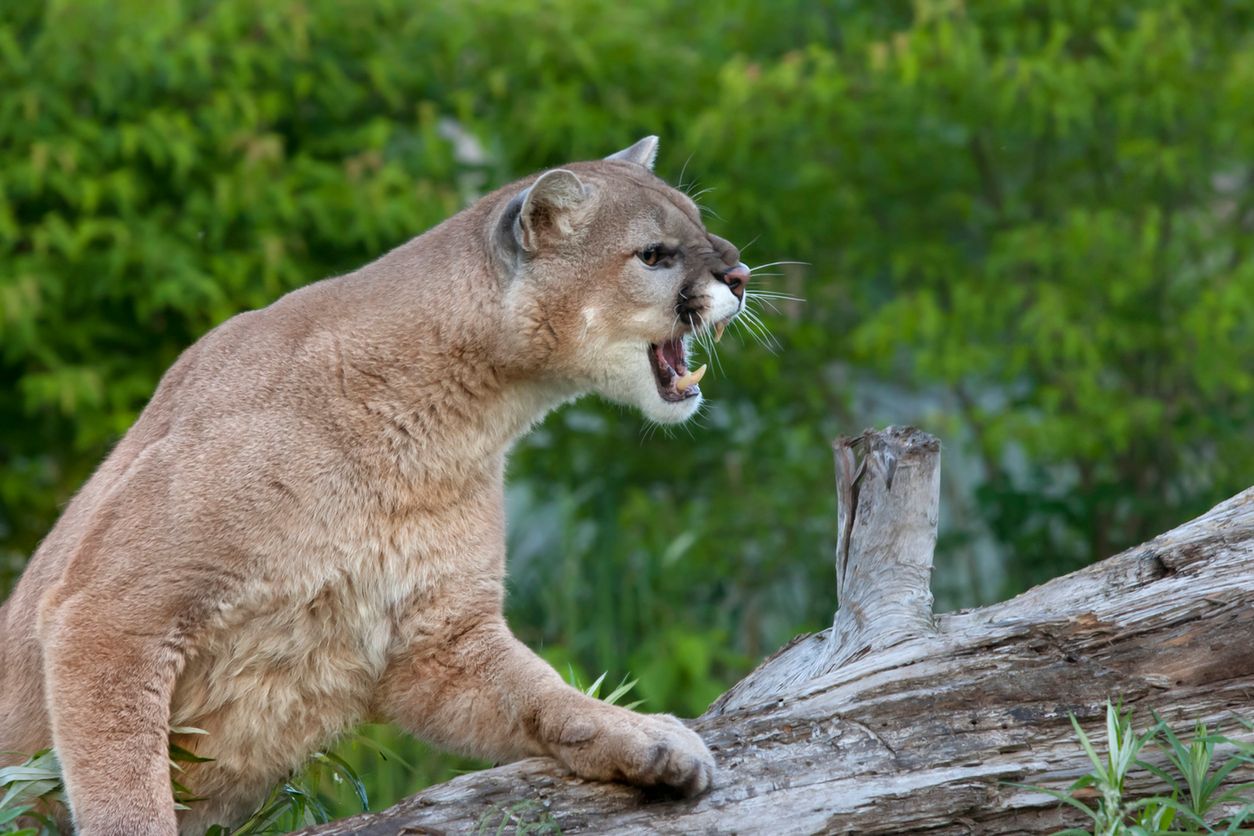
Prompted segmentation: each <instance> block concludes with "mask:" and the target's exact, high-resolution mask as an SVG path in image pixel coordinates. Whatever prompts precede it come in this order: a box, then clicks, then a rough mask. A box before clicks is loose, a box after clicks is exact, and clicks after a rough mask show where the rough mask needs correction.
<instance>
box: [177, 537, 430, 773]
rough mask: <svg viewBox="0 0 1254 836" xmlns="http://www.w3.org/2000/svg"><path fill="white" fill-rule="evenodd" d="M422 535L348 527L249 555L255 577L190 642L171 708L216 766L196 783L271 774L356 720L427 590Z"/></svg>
mask: <svg viewBox="0 0 1254 836" xmlns="http://www.w3.org/2000/svg"><path fill="white" fill-rule="evenodd" d="M430 536H432V534H431V532H430V531H429V530H428V528H427V527H424V526H423V525H420V524H419V525H416V524H377V523H376V524H374V525H369V524H366V523H365V522H362V521H358V522H357V523H356V524H351V523H347V522H346V523H344V524H343V525H342V526H340V527H339V529H338V530H335V529H334V528H332V527H328V528H326V529H325V530H323V531H322V532H321V534H320V536H316V537H315V536H311V535H310V534H309V533H307V532H306V533H305V534H304V535H302V538H301V539H300V540H297V539H296V538H283V539H282V541H281V542H277V543H276V544H275V546H276V547H275V548H274V550H273V551H270V550H267V553H265V554H261V555H258V557H257V559H258V560H259V561H262V562H263V563H264V565H265V571H264V572H262V573H259V574H258V576H257V577H256V578H254V579H253V580H250V581H249V582H247V583H246V585H245V587H244V588H243V589H242V590H240V591H239V592H238V593H237V595H235V596H234V597H233V599H232V600H231V601H229V602H226V603H224V605H223V606H222V608H221V611H220V613H219V614H218V616H217V617H216V618H215V619H214V620H213V622H212V623H211V624H209V625H207V627H206V629H204V630H203V631H201V632H200V633H199V634H198V635H197V636H196V637H195V639H194V640H193V643H192V647H190V648H189V656H188V661H187V664H186V667H185V668H184V670H183V672H182V674H181V675H180V677H179V681H178V684H177V686H176V689H175V695H174V699H173V701H172V706H171V708H172V717H171V720H172V724H173V725H175V726H182V725H190V726H196V727H199V728H203V729H204V730H205V731H207V732H208V734H207V735H205V736H200V737H197V738H195V739H194V741H193V742H194V743H195V744H196V749H197V750H198V752H200V753H202V754H205V755H207V756H209V757H212V758H214V759H215V760H214V765H213V768H212V769H210V770H204V771H202V777H203V779H204V781H206V782H212V783H217V782H218V781H222V782H223V783H224V784H226V783H231V782H234V781H239V780H246V779H249V778H257V779H259V780H260V779H262V778H263V777H264V776H273V775H276V774H281V773H282V772H284V771H286V770H288V769H292V768H294V767H296V766H298V765H299V764H300V763H301V762H302V761H303V759H304V758H305V757H307V756H308V754H309V752H311V751H313V750H314V749H316V748H318V747H319V746H323V745H325V744H326V742H327V741H328V740H329V739H331V738H332V737H334V736H335V735H336V734H339V733H341V732H343V731H344V730H345V729H346V728H348V727H351V726H352V725H353V724H355V723H357V722H360V721H361V720H362V719H363V718H364V717H365V716H366V714H367V712H368V711H369V708H370V702H371V699H372V697H373V694H374V690H375V686H376V684H377V683H378V681H379V679H380V678H381V677H382V676H383V673H384V671H385V670H386V668H387V665H388V664H389V661H390V659H391V656H392V654H393V653H394V651H395V648H394V640H395V634H396V625H397V623H398V621H399V620H400V618H401V616H402V614H403V613H404V611H405V610H406V609H407V608H409V607H412V606H414V602H415V601H416V600H420V599H421V598H422V597H423V595H424V591H425V590H426V588H427V587H428V586H429V584H430V577H429V575H430V568H431V567H430V566H428V565H426V564H427V563H429V561H424V552H425V551H427V549H426V547H425V541H426V540H427V538H429V537H430ZM287 549H290V550H291V551H286V550H287ZM210 773H213V774H210ZM194 789H195V790H196V791H197V792H202V793H208V792H212V791H213V790H214V788H213V787H210V786H200V787H195V788H194Z"/></svg>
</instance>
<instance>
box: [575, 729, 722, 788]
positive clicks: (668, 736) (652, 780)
mask: <svg viewBox="0 0 1254 836" xmlns="http://www.w3.org/2000/svg"><path fill="white" fill-rule="evenodd" d="M599 732H600V733H599V734H596V735H595V736H594V737H592V738H590V739H589V740H588V741H587V742H586V743H584V744H582V745H576V746H572V747H570V748H569V749H568V750H567V752H565V753H563V754H565V755H566V757H564V758H563V760H564V761H566V764H567V766H569V767H570V768H571V769H573V770H574V771H575V773H576V774H578V775H581V776H583V777H585V778H594V779H597V780H602V781H604V780H611V781H612V780H622V781H626V782H628V783H631V784H637V785H639V786H644V787H656V786H665V787H672V788H674V789H676V790H678V791H679V792H681V793H683V794H684V795H686V796H689V797H691V796H694V795H699V794H701V793H703V792H705V791H706V790H707V789H709V788H710V785H711V784H713V783H714V756H713V755H711V754H710V750H709V749H707V748H706V746H705V744H704V743H703V742H701V738H700V737H697V735H696V733H695V732H693V731H692V730H691V729H689V728H688V727H687V726H685V725H684V724H683V723H681V722H680V721H679V720H677V719H676V718H674V717H672V716H670V715H669V714H635V713H633V712H626V711H624V712H622V714H620V715H618V716H616V717H613V718H612V719H611V720H610V721H609V722H607V723H605V725H603V726H602V727H601V729H600V730H599Z"/></svg>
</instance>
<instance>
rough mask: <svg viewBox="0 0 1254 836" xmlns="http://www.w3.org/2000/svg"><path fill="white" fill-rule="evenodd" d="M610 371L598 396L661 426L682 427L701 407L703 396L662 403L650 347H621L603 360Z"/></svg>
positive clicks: (598, 387) (598, 390) (600, 386)
mask: <svg viewBox="0 0 1254 836" xmlns="http://www.w3.org/2000/svg"><path fill="white" fill-rule="evenodd" d="M603 360H604V366H603V368H605V369H606V370H607V372H606V374H605V377H604V378H603V379H602V380H601V381H600V383H599V385H598V386H597V387H596V391H597V394H599V395H601V396H602V397H604V398H607V399H609V400H611V401H614V402H615V403H620V404H623V405H624V406H634V407H635V408H636V409H639V410H640V411H641V412H642V413H644V417H645V418H648V419H649V420H650V421H653V422H655V423H658V424H681V423H683V422H684V421H687V420H688V419H689V418H691V417H692V416H693V415H696V414H697V410H698V409H700V408H701V401H702V396H701V394H700V393H698V394H697V395H695V396H693V397H691V398H684V399H683V400H682V401H667V400H663V399H662V396H661V395H659V394H658V390H657V380H656V379H655V378H654V376H653V369H652V368H651V367H650V365H649V356H648V346H646V345H619V346H615V347H614V348H613V349H612V350H611V351H609V352H607V353H606V355H605V356H604V358H603Z"/></svg>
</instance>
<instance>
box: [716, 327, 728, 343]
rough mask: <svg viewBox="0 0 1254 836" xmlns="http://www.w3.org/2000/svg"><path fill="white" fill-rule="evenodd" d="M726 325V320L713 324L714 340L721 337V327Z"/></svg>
mask: <svg viewBox="0 0 1254 836" xmlns="http://www.w3.org/2000/svg"><path fill="white" fill-rule="evenodd" d="M726 327H727V323H726V322H720V323H719V324H718V325H715V326H714V342H718V341H719V340H721V339H723V329H724V328H726Z"/></svg>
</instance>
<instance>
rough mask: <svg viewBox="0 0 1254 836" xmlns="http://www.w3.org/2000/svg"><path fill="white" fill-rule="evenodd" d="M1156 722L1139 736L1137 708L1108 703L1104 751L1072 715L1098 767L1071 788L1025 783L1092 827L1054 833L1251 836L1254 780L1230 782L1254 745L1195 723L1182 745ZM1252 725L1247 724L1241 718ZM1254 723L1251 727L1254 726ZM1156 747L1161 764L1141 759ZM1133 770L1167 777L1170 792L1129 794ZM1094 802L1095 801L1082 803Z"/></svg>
mask: <svg viewBox="0 0 1254 836" xmlns="http://www.w3.org/2000/svg"><path fill="white" fill-rule="evenodd" d="M1153 717H1154V725H1153V726H1151V727H1150V728H1149V729H1148V730H1147V731H1145V732H1144V733H1142V734H1137V733H1135V732H1134V731H1133V729H1132V712H1131V711H1130V710H1129V711H1124V710H1123V709H1122V708H1121V707H1119V706H1116V705H1114V704H1112V703H1111V702H1110V701H1109V700H1107V702H1106V750H1107V751H1106V756H1105V758H1103V757H1102V756H1101V755H1099V754H1098V751H1097V748H1096V747H1095V746H1094V745H1093V742H1092V741H1091V740H1090V739H1089V736H1088V735H1087V734H1085V732H1084V729H1083V728H1081V727H1080V723H1079V721H1078V720H1076V718H1075V715H1071V725H1072V727H1074V728H1075V733H1076V738H1077V739H1078V740H1079V743H1080V746H1081V747H1082V748H1083V749H1084V753H1085V754H1086V755H1088V758H1089V761H1090V762H1091V763H1092V764H1093V769H1092V770H1091V771H1090V772H1088V773H1087V774H1085V775H1083V776H1081V777H1080V778H1079V779H1078V780H1077V781H1076V782H1075V783H1073V784H1072V785H1071V786H1070V787H1068V788H1067V790H1066V791H1059V790H1053V789H1048V788H1045V787H1028V789H1033V790H1036V791H1038V792H1043V793H1046V794H1048V795H1051V796H1053V797H1054V798H1056V799H1058V800H1059V801H1061V802H1063V803H1064V804H1069V805H1070V806H1072V807H1074V808H1076V809H1077V810H1080V811H1081V812H1083V813H1084V814H1085V816H1087V817H1088V818H1089V820H1090V828H1089V829H1084V828H1071V829H1069V830H1063V831H1060V832H1059V833H1057V834H1055V836H1150V834H1155V835H1157V834H1191V833H1216V834H1225V836H1235V834H1254V829H1251V828H1248V827H1243V825H1244V824H1245V823H1246V822H1250V823H1251V824H1254V802H1251V799H1250V795H1249V791H1250V788H1251V787H1252V786H1254V785H1252V784H1238V785H1233V786H1228V785H1225V782H1226V781H1227V780H1228V779H1229V777H1230V776H1231V774H1232V772H1233V771H1234V770H1236V769H1237V768H1238V767H1240V766H1241V765H1242V764H1251V763H1254V746H1252V745H1251V744H1249V743H1245V742H1244V741H1239V740H1232V739H1230V738H1227V737H1224V736H1221V735H1219V734H1218V733H1212V732H1211V731H1210V730H1209V729H1208V728H1207V726H1206V724H1205V723H1198V724H1196V725H1195V726H1194V729H1193V734H1192V736H1191V738H1190V739H1189V740H1188V741H1187V742H1185V741H1182V740H1181V739H1180V737H1179V736H1177V735H1176V733H1175V732H1174V731H1172V729H1171V727H1170V726H1168V725H1167V723H1166V722H1165V721H1163V720H1162V719H1161V718H1159V717H1158V715H1157V714H1154V715H1153ZM1242 722H1243V723H1244V724H1245V725H1246V726H1247V727H1251V726H1250V724H1249V723H1248V722H1246V721H1242ZM1251 728H1254V727H1251ZM1217 746H1227V747H1233V748H1234V749H1235V752H1234V753H1233V754H1231V755H1229V756H1228V757H1227V758H1226V759H1224V760H1222V761H1219V760H1217V758H1216V747H1217ZM1151 750H1158V751H1159V752H1160V753H1162V754H1164V755H1165V763H1164V764H1163V765H1161V766H1160V765H1155V764H1153V763H1148V762H1146V761H1145V760H1142V759H1141V758H1140V757H1139V756H1140V755H1141V754H1142V753H1148V752H1149V751H1151ZM1134 770H1145V771H1148V772H1150V773H1151V774H1153V775H1154V776H1155V777H1157V778H1158V779H1159V780H1160V781H1162V782H1163V783H1164V784H1165V785H1166V786H1167V787H1168V789H1169V790H1170V792H1169V794H1167V795H1163V794H1158V795H1153V796H1150V797H1148V798H1128V793H1127V780H1128V776H1129V774H1130V773H1132V772H1133V771H1134ZM1085 799H1092V800H1093V802H1094V803H1093V804H1092V806H1090V804H1088V803H1085Z"/></svg>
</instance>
